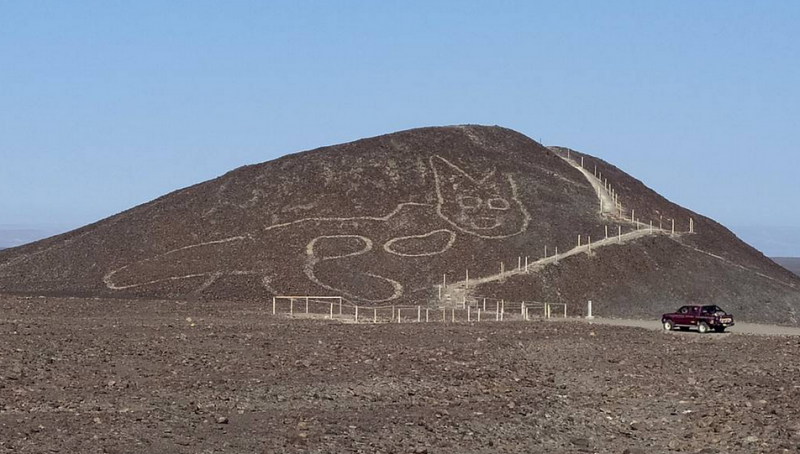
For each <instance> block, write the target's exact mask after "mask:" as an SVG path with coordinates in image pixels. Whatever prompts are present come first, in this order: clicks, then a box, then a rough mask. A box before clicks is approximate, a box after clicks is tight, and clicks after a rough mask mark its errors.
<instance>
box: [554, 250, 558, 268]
mask: <svg viewBox="0 0 800 454" xmlns="http://www.w3.org/2000/svg"><path fill="white" fill-rule="evenodd" d="M553 257H555V258H556V265H557V264H558V246H556V255H554V256H553Z"/></svg>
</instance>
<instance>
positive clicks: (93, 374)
mask: <svg viewBox="0 0 800 454" xmlns="http://www.w3.org/2000/svg"><path fill="white" fill-rule="evenodd" d="M733 331H734V333H732V334H722V335H720V334H712V335H699V334H697V333H690V332H689V333H681V332H674V333H664V332H659V331H653V330H646V329H641V328H628V327H617V326H607V325H597V324H588V323H583V322H581V323H578V322H552V321H541V320H536V321H530V322H502V323H500V322H481V323H473V324H467V323H456V324H451V323H446V324H445V323H428V324H425V323H421V324H417V323H404V324H379V325H369V324H364V325H354V324H341V323H337V322H331V321H326V320H288V319H286V318H282V317H274V316H272V315H271V314H270V313H269V311H268V310H267V307H266V306H265V305H262V304H255V303H252V304H251V303H241V302H238V303H226V302H219V301H217V302H191V301H183V302H180V301H179V302H175V301H155V300H149V301H143V300H107V299H60V298H21V297H15V296H0V365H2V367H0V452H8V453H12V452H13V453H40V452H62V453H93V452H107V453H132V452H140V453H222V452H225V453H252V452H259V453H260V452H263V453H284V452H286V453H293V452H310V453H345V452H354V453H409V452H410V453H559V452H564V453H572V452H598V453H606V452H607V453H645V452H646V453H662V452H663V453H667V452H690V453H698V452H702V453H714V452H717V453H739V452H741V453H758V452H764V453H775V452H797V451H798V450H799V449H800V448H799V447H800V374H798V372H800V365H799V364H798V363H797V357H798V355H800V338H798V337H781V336H752V335H744V334H736V333H735V331H736V329H735V328H734V329H733Z"/></svg>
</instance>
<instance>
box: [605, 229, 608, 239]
mask: <svg viewBox="0 0 800 454" xmlns="http://www.w3.org/2000/svg"><path fill="white" fill-rule="evenodd" d="M605 227H606V239H607V238H608V226H605Z"/></svg>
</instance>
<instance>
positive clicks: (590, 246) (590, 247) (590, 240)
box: [587, 236, 592, 252]
mask: <svg viewBox="0 0 800 454" xmlns="http://www.w3.org/2000/svg"><path fill="white" fill-rule="evenodd" d="M587 244H588V245H589V252H592V237H591V236H590V237H589V242H588V243H587Z"/></svg>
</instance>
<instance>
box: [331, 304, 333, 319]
mask: <svg viewBox="0 0 800 454" xmlns="http://www.w3.org/2000/svg"><path fill="white" fill-rule="evenodd" d="M331 320H333V303H331Z"/></svg>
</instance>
